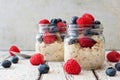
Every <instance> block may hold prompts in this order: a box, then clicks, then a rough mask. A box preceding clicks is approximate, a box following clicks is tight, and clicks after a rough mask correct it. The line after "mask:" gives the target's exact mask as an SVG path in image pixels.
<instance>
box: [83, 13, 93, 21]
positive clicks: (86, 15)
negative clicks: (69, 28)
mask: <svg viewBox="0 0 120 80" xmlns="http://www.w3.org/2000/svg"><path fill="white" fill-rule="evenodd" d="M82 17H86V18H91V19H92V21H94V17H93V15H92V14H89V13H85V14H83V15H82Z"/></svg>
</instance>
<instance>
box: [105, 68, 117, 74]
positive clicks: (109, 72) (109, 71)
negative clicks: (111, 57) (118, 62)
mask: <svg viewBox="0 0 120 80" xmlns="http://www.w3.org/2000/svg"><path fill="white" fill-rule="evenodd" d="M106 74H107V75H108V76H115V75H116V69H114V68H113V67H109V68H107V69H106Z"/></svg>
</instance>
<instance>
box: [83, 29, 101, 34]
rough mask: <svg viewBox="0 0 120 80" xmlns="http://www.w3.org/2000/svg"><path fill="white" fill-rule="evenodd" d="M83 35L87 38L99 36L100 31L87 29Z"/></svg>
mask: <svg viewBox="0 0 120 80" xmlns="http://www.w3.org/2000/svg"><path fill="white" fill-rule="evenodd" d="M83 33H84V35H85V36H91V35H99V31H98V30H95V29H85V30H84V31H83Z"/></svg>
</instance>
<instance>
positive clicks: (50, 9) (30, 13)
mask: <svg viewBox="0 0 120 80" xmlns="http://www.w3.org/2000/svg"><path fill="white" fill-rule="evenodd" d="M85 12H88V13H91V14H93V15H94V16H95V18H96V19H98V20H100V21H101V22H102V24H103V26H104V35H105V39H106V49H120V0H0V50H8V48H9V46H10V45H13V44H15V45H17V46H19V48H20V49H21V50H34V48H35V36H36V34H37V32H38V30H37V29H38V21H39V20H40V19H43V18H48V19H51V18H56V17H57V18H59V17H60V18H62V19H65V20H67V21H70V18H71V17H72V16H74V15H77V16H81V15H82V14H83V13H85Z"/></svg>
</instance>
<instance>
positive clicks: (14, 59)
mask: <svg viewBox="0 0 120 80" xmlns="http://www.w3.org/2000/svg"><path fill="white" fill-rule="evenodd" d="M11 61H12V63H14V64H16V63H18V61H19V58H18V57H17V56H14V57H12V59H11Z"/></svg>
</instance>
